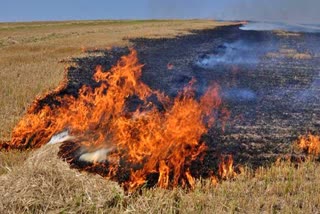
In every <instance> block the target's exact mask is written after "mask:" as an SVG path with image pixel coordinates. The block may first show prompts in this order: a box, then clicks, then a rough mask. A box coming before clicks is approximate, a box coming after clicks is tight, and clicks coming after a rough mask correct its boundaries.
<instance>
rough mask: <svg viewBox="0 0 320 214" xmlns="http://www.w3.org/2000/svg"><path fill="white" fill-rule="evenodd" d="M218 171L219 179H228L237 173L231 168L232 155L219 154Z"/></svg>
mask: <svg viewBox="0 0 320 214" xmlns="http://www.w3.org/2000/svg"><path fill="white" fill-rule="evenodd" d="M218 173H219V177H220V178H221V179H230V178H233V177H235V176H236V175H237V173H236V172H235V171H234V168H233V157H232V155H227V156H221V161H220V164H219V171H218Z"/></svg>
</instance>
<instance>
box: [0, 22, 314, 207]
mask: <svg viewBox="0 0 320 214" xmlns="http://www.w3.org/2000/svg"><path fill="white" fill-rule="evenodd" d="M228 24H231V23H221V22H213V21H206V20H191V21H180V20H176V21H153V20H152V21H73V22H72V21H70V22H39V23H37V22H35V23H9V24H8V23H1V24H0V56H1V57H0V86H1V87H0V95H1V96H0V97H1V99H0V106H1V107H0V124H1V126H0V142H1V141H2V142H6V141H9V140H10V133H11V130H12V129H13V127H14V125H15V124H16V123H17V122H18V120H19V119H20V118H21V116H22V115H23V114H24V113H25V111H26V108H27V107H28V105H30V103H31V102H32V101H33V100H34V98H35V97H36V96H38V95H40V94H42V93H44V92H46V91H48V90H52V89H54V88H55V87H56V86H57V85H58V83H59V82H60V81H62V79H63V76H64V68H65V67H66V66H68V65H67V64H65V63H63V62H61V61H63V60H64V59H67V58H69V57H80V56H82V55H85V54H86V53H84V50H86V49H95V48H98V49H103V48H109V47H111V46H125V45H130V42H129V40H128V39H130V38H138V37H152V38H154V37H155V38H163V37H174V36H177V35H182V34H188V33H189V31H188V30H191V29H192V30H194V29H205V28H213V27H214V26H221V25H228ZM57 151H58V146H57V145H52V146H44V147H42V148H40V149H38V150H34V151H24V152H19V151H9V152H0V213H119V212H120V213H124V212H126V213H131V212H134V213H230V212H231V213H234V212H235V213H258V212H266V213H277V212H281V213H301V212H303V213H319V212H320V207H319V204H320V198H319V195H320V176H319V173H320V167H319V163H318V162H314V161H306V162H305V163H302V164H300V165H299V166H296V165H295V164H291V163H289V162H280V163H275V164H274V165H272V166H271V167H270V168H262V167H261V168H259V169H257V170H256V171H252V170H251V169H249V168H246V167H245V166H244V169H243V172H242V173H241V174H240V175H238V176H237V177H236V178H235V179H233V180H228V181H224V182H222V183H220V184H218V185H217V186H212V185H211V184H210V181H208V180H201V181H197V184H196V187H195V189H194V190H192V191H190V190H184V189H180V188H175V189H173V190H163V189H160V188H155V189H142V191H141V192H139V193H135V194H132V195H127V194H125V193H124V192H123V190H122V189H121V188H120V187H119V186H118V185H117V184H116V183H114V182H111V181H107V180H105V179H103V178H101V177H99V176H97V175H91V174H86V173H80V172H78V171H76V170H72V169H70V168H69V165H68V164H67V163H65V162H63V161H62V160H60V159H58V157H57V155H56V154H57Z"/></svg>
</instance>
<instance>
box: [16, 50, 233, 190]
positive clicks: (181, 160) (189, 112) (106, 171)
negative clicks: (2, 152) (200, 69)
mask: <svg viewBox="0 0 320 214" xmlns="http://www.w3.org/2000/svg"><path fill="white" fill-rule="evenodd" d="M141 69H142V65H141V64H139V62H138V59H137V53H136V51H134V50H132V51H131V53H130V54H129V55H127V56H124V57H122V58H121V60H120V61H119V62H118V63H117V65H116V66H114V67H112V68H111V70H110V71H103V70H102V68H101V67H97V69H96V72H95V74H94V81H95V82H96V85H98V86H97V87H96V88H91V87H89V86H83V87H82V88H81V89H80V90H79V95H78V97H77V98H75V97H73V96H71V95H65V96H64V97H61V98H59V103H60V104H59V105H55V106H53V107H49V106H45V107H44V108H42V109H41V110H39V111H32V109H33V108H31V110H30V109H29V113H28V114H26V115H25V117H24V118H22V120H21V121H20V123H19V124H18V125H17V126H16V127H15V129H14V131H13V139H12V142H11V145H13V147H14V146H16V147H17V148H24V147H34V148H37V147H40V146H42V145H44V144H46V143H47V142H49V143H50V144H53V143H59V142H60V143H61V146H60V152H59V156H60V157H62V158H63V159H65V160H66V161H67V162H69V163H70V164H71V165H72V166H73V167H76V168H78V169H80V170H86V171H89V172H94V173H98V174H101V175H103V176H104V177H107V178H110V179H111V180H115V181H118V182H119V183H120V184H121V185H122V186H123V187H124V188H125V189H126V190H129V191H134V190H136V189H137V188H139V187H141V186H143V185H146V184H148V185H151V184H150V183H153V185H157V186H159V187H162V188H171V187H175V186H178V185H181V186H183V187H185V186H189V187H193V186H194V184H195V182H194V180H195V178H196V177H198V176H199V175H200V173H199V172H197V169H194V167H193V169H192V170H191V166H192V164H193V163H194V162H197V163H201V162H202V160H203V157H204V155H205V154H206V150H207V146H206V144H205V143H204V142H202V141H201V137H202V136H203V135H205V134H206V133H207V130H208V129H209V128H210V127H212V126H213V125H214V124H215V122H216V120H217V118H215V115H217V112H219V111H222V112H226V110H225V109H224V108H222V107H221V103H222V100H221V98H220V96H219V86H218V85H217V84H213V85H211V86H210V87H208V90H207V91H206V92H205V93H204V95H203V96H202V97H201V98H200V99H199V100H196V99H195V92H194V89H193V84H194V83H195V79H192V80H191V81H190V83H189V84H188V85H187V86H186V87H185V88H184V89H183V90H182V91H181V92H180V93H179V94H178V96H177V97H176V98H169V97H167V96H165V95H164V94H163V93H161V92H159V91H154V90H152V89H151V88H149V87H148V86H147V85H145V84H144V83H143V82H141V81H140V77H141ZM61 87H62V86H59V87H58V88H61ZM150 96H153V97H156V99H157V102H156V103H157V104H154V103H153V102H150V100H149V97H150ZM132 99H135V100H136V99H138V100H139V103H140V105H138V106H137V107H136V108H134V109H133V108H128V105H129V106H130V105H131V103H130V100H132ZM160 104H161V108H159V105H160ZM224 119H227V118H224ZM62 130H68V131H63V132H61V131H62ZM57 133H58V134H57ZM229 162H230V161H229ZM231 163H232V162H231ZM229 165H230V164H229ZM231 165H232V164H231ZM229 168H230V166H229ZM207 174H210V175H212V176H214V175H213V174H214V173H213V172H207ZM152 178H153V179H152ZM154 178H156V179H154ZM155 181H156V182H155ZM151 186H152V185H151Z"/></svg>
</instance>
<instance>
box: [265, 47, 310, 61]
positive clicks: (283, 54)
mask: <svg viewBox="0 0 320 214" xmlns="http://www.w3.org/2000/svg"><path fill="white" fill-rule="evenodd" d="M266 56H267V57H269V58H292V59H296V60H308V59H312V56H311V54H310V53H300V52H298V51H297V50H294V49H288V48H281V49H280V50H279V51H278V52H269V53H267V55H266Z"/></svg>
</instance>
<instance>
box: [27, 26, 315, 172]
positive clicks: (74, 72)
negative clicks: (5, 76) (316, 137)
mask: <svg viewBox="0 0 320 214" xmlns="http://www.w3.org/2000/svg"><path fill="white" fill-rule="evenodd" d="M319 41H320V34H316V33H299V34H293V35H291V34H284V33H279V32H275V31H243V30H240V29H239V26H229V27H219V28H217V29H213V30H199V31H194V32H192V34H191V35H184V36H180V37H176V38H172V39H133V40H131V41H130V42H131V43H132V44H133V48H134V49H136V50H137V52H138V58H139V61H140V62H142V63H143V64H144V67H143V69H142V81H143V82H144V83H146V84H147V85H148V86H149V87H151V88H152V89H155V90H160V91H163V92H164V93H165V94H166V95H169V96H171V97H175V96H177V93H178V91H180V90H182V89H183V87H184V86H185V85H186V84H187V83H188V82H189V81H190V80H191V79H192V78H193V77H194V78H195V79H196V80H197V82H196V83H195V88H196V95H197V96H198V97H200V96H201V95H202V94H203V93H204V91H205V90H206V88H207V87H208V85H209V84H211V83H212V82H214V83H217V84H218V85H219V86H220V95H221V97H222V100H223V105H224V106H225V107H226V108H227V109H228V110H229V112H230V116H229V118H228V120H227V122H226V126H225V128H224V129H223V130H222V129H221V125H222V124H220V125H219V124H217V125H216V126H215V127H213V128H211V129H210V130H209V131H208V134H207V135H206V136H203V139H204V140H205V142H206V144H207V145H209V151H210V152H209V154H208V155H207V156H206V161H205V165H211V162H212V161H216V158H213V157H217V155H220V154H232V155H233V156H234V159H235V163H236V164H238V163H240V164H248V165H252V166H254V167H256V166H259V165H265V164H267V163H269V162H273V161H274V160H275V159H276V158H277V157H279V156H280V157H281V156H286V155H291V156H299V155H300V154H295V151H294V149H293V144H294V142H295V141H296V140H297V139H298V137H299V136H300V135H304V134H307V133H309V132H311V133H314V134H318V133H319V127H320V120H319V118H320V108H319V104H320V96H319V90H320V76H319V75H320V65H319V62H320V50H319V48H318V47H319V45H320V44H319V43H320V42H319ZM87 53H88V56H87V57H84V58H75V59H72V60H71V62H72V64H73V66H70V67H69V68H68V70H67V84H66V85H65V87H64V88H62V89H61V90H58V91H55V92H52V93H50V94H48V95H46V96H45V97H43V98H42V99H40V100H38V101H37V103H36V104H35V105H34V106H33V108H35V109H38V110H39V109H41V108H42V107H43V106H45V105H47V104H49V105H54V104H57V103H59V101H57V98H58V97H62V96H63V95H65V94H71V95H75V96H77V93H78V90H79V89H80V88H81V86H82V85H89V86H92V87H95V84H96V83H95V82H94V81H93V80H92V77H93V74H94V71H95V67H96V66H97V65H101V66H102V67H103V69H104V70H108V69H110V68H111V66H112V65H114V64H116V62H117V61H118V60H119V58H120V57H121V56H122V55H125V54H128V53H129V50H128V49H127V48H113V49H112V50H91V51H90V50H88V51H87ZM138 103H139V101H138V100H135V99H132V101H131V104H130V105H132V106H136V105H138ZM133 108H134V107H133Z"/></svg>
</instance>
